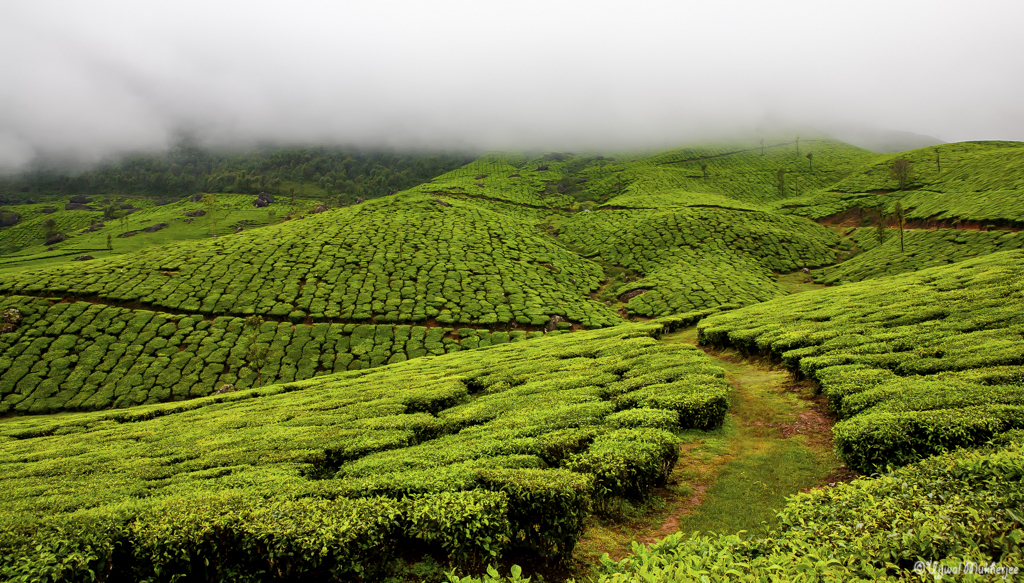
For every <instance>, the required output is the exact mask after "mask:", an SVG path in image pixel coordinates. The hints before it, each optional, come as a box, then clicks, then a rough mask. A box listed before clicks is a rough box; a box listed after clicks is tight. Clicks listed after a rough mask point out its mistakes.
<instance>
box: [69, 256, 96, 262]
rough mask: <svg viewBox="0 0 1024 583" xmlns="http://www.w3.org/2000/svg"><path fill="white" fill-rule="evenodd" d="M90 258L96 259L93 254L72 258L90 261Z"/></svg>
mask: <svg viewBox="0 0 1024 583" xmlns="http://www.w3.org/2000/svg"><path fill="white" fill-rule="evenodd" d="M90 259H95V257H93V256H92V255H79V256H78V257H75V258H74V259H72V261H89V260H90Z"/></svg>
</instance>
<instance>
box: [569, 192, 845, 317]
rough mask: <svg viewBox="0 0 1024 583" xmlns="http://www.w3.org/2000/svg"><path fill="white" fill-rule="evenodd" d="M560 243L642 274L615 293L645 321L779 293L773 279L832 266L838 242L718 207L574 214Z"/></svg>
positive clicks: (795, 222) (821, 232)
mask: <svg viewBox="0 0 1024 583" xmlns="http://www.w3.org/2000/svg"><path fill="white" fill-rule="evenodd" d="M559 238H560V240H563V241H566V242H568V243H570V244H572V245H573V246H574V247H575V248H577V249H580V250H581V252H582V253H583V254H584V255H586V256H588V257H595V258H597V259H600V260H601V261H604V262H607V263H611V264H613V265H617V266H622V267H628V268H630V269H633V270H635V271H637V272H639V273H640V274H642V276H643V277H642V278H640V279H637V280H635V281H631V282H622V283H620V284H618V285H617V286H616V289H615V290H614V293H615V295H616V296H618V297H620V298H623V299H628V303H627V304H626V309H627V310H628V311H629V313H631V314H637V315H641V316H647V317H651V316H660V315H666V314H672V313H679V312H685V311H689V310H693V309H703V308H707V307H712V306H716V305H723V304H731V303H735V304H751V303H756V302H760V301H765V300H768V299H771V298H774V297H777V296H780V295H784V294H785V293H786V292H785V291H784V290H783V289H782V288H781V287H780V286H779V284H778V282H777V279H776V273H779V272H790V271H796V270H798V269H801V268H803V267H819V266H822V265H829V264H832V263H834V262H835V260H836V251H835V250H834V249H833V248H832V247H833V246H834V245H835V244H836V243H838V242H839V237H838V235H836V234H835V233H834V232H833V231H831V230H829V229H827V228H824V227H821V226H819V225H816V224H814V223H812V222H811V221H808V220H806V219H802V218H795V217H785V216H781V215H778V214H774V213H768V212H763V211H741V210H731V209H720V208H679V209H671V210H661V211H651V210H647V211H642V210H628V211H613V210H601V211H596V212H591V213H578V214H576V215H575V216H574V217H572V219H570V220H568V221H565V222H564V223H563V225H562V228H561V230H560V233H559ZM773 272H774V273H773Z"/></svg>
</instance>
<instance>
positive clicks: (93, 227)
mask: <svg viewBox="0 0 1024 583" xmlns="http://www.w3.org/2000/svg"><path fill="white" fill-rule="evenodd" d="M105 226H106V224H104V223H102V222H100V223H96V224H95V225H89V226H88V227H86V228H84V229H82V232H83V233H91V232H93V231H95V230H97V229H102V228H103V227H105Z"/></svg>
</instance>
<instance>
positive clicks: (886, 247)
mask: <svg viewBox="0 0 1024 583" xmlns="http://www.w3.org/2000/svg"><path fill="white" fill-rule="evenodd" d="M851 238H852V239H854V240H855V241H856V242H857V246H858V247H862V248H865V249H867V251H866V252H865V253H862V254H859V255H856V256H855V257H853V258H852V259H850V260H848V261H844V262H843V263H840V264H839V265H836V266H834V267H828V268H825V269H823V270H822V271H821V273H820V274H818V275H817V276H816V277H815V280H816V281H817V282H818V283H824V284H829V285H833V284H837V283H842V282H849V281H863V280H865V279H871V278H875V277H884V276H887V275H897V274H900V273H907V272H910V271H917V270H920V269H926V268H928V267H935V266H937V265H946V264H949V263H955V262H957V261H964V260H966V259H973V258H975V257H981V256H982V255H988V254H989V253H996V252H999V251H1009V250H1012V249H1021V248H1024V232H1010V231H991V232H985V231H975V230H954V229H942V230H912V231H908V232H906V233H905V234H904V251H903V252H902V253H901V252H900V242H899V239H898V238H897V237H896V234H895V233H890V234H888V237H887V238H886V240H885V242H884V243H883V244H882V245H878V240H877V234H876V231H875V229H874V228H862V229H857V230H856V232H854V233H852V235H851Z"/></svg>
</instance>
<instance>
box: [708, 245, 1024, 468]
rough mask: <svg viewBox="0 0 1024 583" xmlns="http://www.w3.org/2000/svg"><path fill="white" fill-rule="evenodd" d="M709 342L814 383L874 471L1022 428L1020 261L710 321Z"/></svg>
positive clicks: (838, 291) (992, 259)
mask: <svg viewBox="0 0 1024 583" xmlns="http://www.w3.org/2000/svg"><path fill="white" fill-rule="evenodd" d="M698 329H699V335H700V339H701V341H702V342H704V343H708V344H715V345H728V346H734V347H737V348H740V349H743V350H746V351H749V352H752V353H761V354H768V355H771V356H773V357H774V358H777V359H779V360H781V361H782V363H783V364H785V366H786V367H787V368H789V369H790V370H792V371H794V372H795V373H798V374H800V375H803V376H806V377H809V378H811V379H814V380H816V381H817V382H818V383H819V384H820V386H821V391H822V392H823V393H824V394H825V395H826V396H828V398H829V403H830V407H831V409H832V411H834V412H835V413H836V414H838V415H839V416H840V418H841V419H842V421H841V422H840V423H838V424H837V425H836V426H835V431H834V433H835V441H836V446H837V449H838V451H839V453H840V455H841V456H842V457H843V458H844V459H845V460H846V462H847V464H848V465H849V466H850V467H851V468H854V469H856V470H858V471H861V472H864V473H871V472H875V471H879V470H884V469H885V467H886V466H887V465H889V464H892V465H902V464H906V463H910V462H914V461H917V460H919V459H921V458H923V457H927V456H930V455H934V454H937V453H941V452H942V451H944V450H946V449H953V448H957V447H962V446H978V445H981V444H984V443H985V442H986V441H988V440H989V439H991V438H993V437H994V436H997V435H999V434H1000V433H1003V432H1006V431H1010V430H1013V429H1020V428H1024V252H1021V251H1007V252H1001V253H994V254H991V255H987V256H985V257H982V258H979V259H973V260H969V261H962V262H959V263H954V264H952V265H948V266H944V267H935V268H931V269H925V270H922V271H919V272H916V273H911V274H905V275H902V276H897V277H892V278H883V279H874V280H868V281H864V282H861V283H851V284H848V285H844V286H841V287H838V288H832V289H826V290H821V291H817V292H813V293H806V294H800V295H797V296H792V297H788V298H780V299H776V300H773V301H770V302H765V303H763V304H758V305H755V306H749V307H746V308H744V309H741V310H736V311H733V312H729V313H725V314H721V315H716V316H713V317H711V318H708V319H706V320H704V321H703V322H701V323H700V324H699V325H698Z"/></svg>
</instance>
